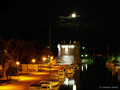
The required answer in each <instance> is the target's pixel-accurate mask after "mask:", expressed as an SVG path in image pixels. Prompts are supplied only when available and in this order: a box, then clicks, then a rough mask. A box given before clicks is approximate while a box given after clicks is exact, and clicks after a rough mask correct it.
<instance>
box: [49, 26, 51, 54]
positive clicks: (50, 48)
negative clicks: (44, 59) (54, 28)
mask: <svg viewBox="0 0 120 90" xmlns="http://www.w3.org/2000/svg"><path fill="white" fill-rule="evenodd" d="M49 55H51V27H50V26H49Z"/></svg>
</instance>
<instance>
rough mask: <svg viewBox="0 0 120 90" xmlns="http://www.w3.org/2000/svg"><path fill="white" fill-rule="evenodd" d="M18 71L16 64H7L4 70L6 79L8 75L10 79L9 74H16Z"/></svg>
mask: <svg viewBox="0 0 120 90" xmlns="http://www.w3.org/2000/svg"><path fill="white" fill-rule="evenodd" d="M18 72H19V69H18V67H16V66H9V67H8V68H7V70H6V76H7V79H8V76H10V79H11V76H17V75H18Z"/></svg>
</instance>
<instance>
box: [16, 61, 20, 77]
mask: <svg viewBox="0 0 120 90" xmlns="http://www.w3.org/2000/svg"><path fill="white" fill-rule="evenodd" d="M16 65H17V66H18V77H19V65H20V62H19V61H17V62H16Z"/></svg>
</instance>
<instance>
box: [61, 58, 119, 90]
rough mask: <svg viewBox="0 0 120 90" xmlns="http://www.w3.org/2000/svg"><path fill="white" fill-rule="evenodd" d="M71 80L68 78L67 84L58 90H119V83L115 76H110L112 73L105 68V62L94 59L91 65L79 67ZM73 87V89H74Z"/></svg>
mask: <svg viewBox="0 0 120 90" xmlns="http://www.w3.org/2000/svg"><path fill="white" fill-rule="evenodd" d="M79 67H80V69H79V70H76V71H75V73H74V75H73V77H72V78H68V84H66V83H65V84H64V85H63V86H61V87H60V90H103V89H105V90H119V89H120V82H119V81H118V77H117V75H115V76H112V71H110V70H108V69H107V68H106V66H105V60H103V59H96V60H95V61H94V62H93V63H92V64H84V65H81V66H79ZM74 86H75V87H74Z"/></svg>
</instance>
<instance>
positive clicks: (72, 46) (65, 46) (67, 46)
mask: <svg viewBox="0 0 120 90" xmlns="http://www.w3.org/2000/svg"><path fill="white" fill-rule="evenodd" d="M61 47H62V48H74V47H75V46H74V45H62V46H61Z"/></svg>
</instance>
